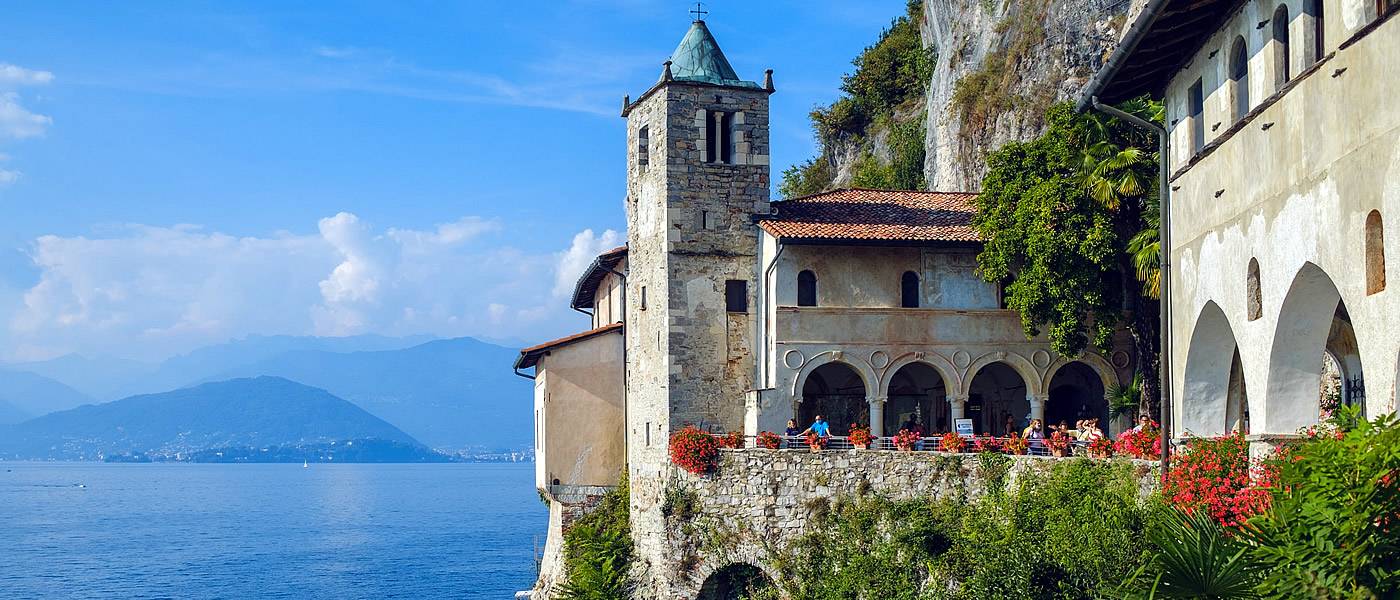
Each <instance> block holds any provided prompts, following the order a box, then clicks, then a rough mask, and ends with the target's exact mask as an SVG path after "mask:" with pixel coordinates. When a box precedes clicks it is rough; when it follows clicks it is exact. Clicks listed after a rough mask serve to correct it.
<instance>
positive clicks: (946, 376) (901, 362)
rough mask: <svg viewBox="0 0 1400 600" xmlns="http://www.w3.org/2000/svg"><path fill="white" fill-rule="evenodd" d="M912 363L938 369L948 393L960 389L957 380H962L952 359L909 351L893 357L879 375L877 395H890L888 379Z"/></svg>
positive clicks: (929, 353) (930, 353)
mask: <svg viewBox="0 0 1400 600" xmlns="http://www.w3.org/2000/svg"><path fill="white" fill-rule="evenodd" d="M920 355H922V356H920ZM914 363H922V364H926V365H928V366H930V367H932V368H933V370H935V371H938V376H939V377H942V378H943V382H944V383H945V384H947V386H948V391H949V392H950V393H951V392H953V391H954V390H960V389H962V388H960V387H959V382H961V381H962V380H961V379H959V378H958V369H957V367H955V366H953V362H952V361H950V360H948V359H947V358H946V357H944V356H942V355H939V354H935V353H932V352H928V353H923V352H910V353H908V354H904V355H903V356H900V357H899V358H896V359H894V361H893V362H891V363H890V365H889V366H888V367H886V368H885V371H884V374H883V375H881V376H880V379H879V385H878V386H877V387H876V388H875V389H876V390H879V395H881V396H888V395H890V380H892V379H894V374H895V373H896V372H897V371H899V369H900V368H902V367H904V366H905V365H910V364H914Z"/></svg>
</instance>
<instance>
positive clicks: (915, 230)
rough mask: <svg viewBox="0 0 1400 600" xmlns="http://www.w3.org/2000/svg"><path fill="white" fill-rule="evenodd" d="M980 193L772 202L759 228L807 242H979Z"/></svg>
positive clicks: (865, 193)
mask: <svg viewBox="0 0 1400 600" xmlns="http://www.w3.org/2000/svg"><path fill="white" fill-rule="evenodd" d="M976 197H977V194H973V193H967V192H908V191H895V190H867V189H840V190H835V191H830V192H823V193H821V194H814V195H811V196H803V197H801V198H794V199H792V200H784V201H782V202H774V203H773V212H774V214H773V215H772V216H768V215H764V216H763V217H760V219H761V220H760V221H759V226H760V227H763V230H764V231H767V232H768V233H770V234H772V235H774V236H776V237H779V238H786V239H789V240H792V239H803V240H870V241H914V242H925V241H926V242H977V241H980V240H981V238H979V237H978V235H977V232H976V231H974V230H973V229H972V215H973V213H974V212H975V209H974V208H973V205H972V201H973V199H974V198H976Z"/></svg>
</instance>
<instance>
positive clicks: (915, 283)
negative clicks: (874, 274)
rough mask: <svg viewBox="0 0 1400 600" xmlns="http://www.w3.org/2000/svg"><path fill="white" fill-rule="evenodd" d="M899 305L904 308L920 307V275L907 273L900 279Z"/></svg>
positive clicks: (911, 272)
mask: <svg viewBox="0 0 1400 600" xmlns="http://www.w3.org/2000/svg"><path fill="white" fill-rule="evenodd" d="M899 305H900V306H902V307H904V308H918V307H919V274H918V273H915V272H913V271H905V272H904V275H903V276H901V277H900V278H899Z"/></svg>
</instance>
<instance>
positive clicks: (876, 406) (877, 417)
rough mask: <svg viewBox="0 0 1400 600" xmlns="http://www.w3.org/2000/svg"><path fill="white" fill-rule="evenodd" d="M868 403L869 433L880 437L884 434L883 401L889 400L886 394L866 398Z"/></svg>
mask: <svg viewBox="0 0 1400 600" xmlns="http://www.w3.org/2000/svg"><path fill="white" fill-rule="evenodd" d="M865 401H866V402H869V403H870V435H873V436H875V437H881V436H883V435H885V402H887V401H889V398H888V397H886V396H875V397H873V398H866V399H865Z"/></svg>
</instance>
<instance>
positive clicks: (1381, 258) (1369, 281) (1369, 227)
mask: <svg viewBox="0 0 1400 600" xmlns="http://www.w3.org/2000/svg"><path fill="white" fill-rule="evenodd" d="M1384 289H1385V231H1384V229H1383V224H1382V222H1381V211H1378V210H1373V211H1371V212H1370V214H1367V215H1366V294H1367V295H1368V296H1369V295H1371V294H1374V293H1376V292H1379V291H1382V290H1384Z"/></svg>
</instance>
